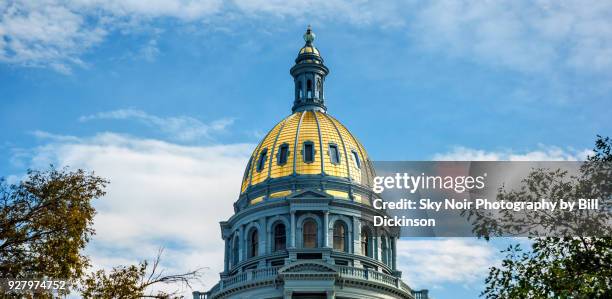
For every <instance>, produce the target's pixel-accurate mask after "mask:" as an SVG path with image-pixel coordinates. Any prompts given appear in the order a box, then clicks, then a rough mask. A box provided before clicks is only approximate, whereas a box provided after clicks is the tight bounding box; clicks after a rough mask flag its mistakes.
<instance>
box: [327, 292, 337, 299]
mask: <svg viewBox="0 0 612 299" xmlns="http://www.w3.org/2000/svg"><path fill="white" fill-rule="evenodd" d="M325 294H326V295H327V299H336V292H335V291H326V292H325Z"/></svg>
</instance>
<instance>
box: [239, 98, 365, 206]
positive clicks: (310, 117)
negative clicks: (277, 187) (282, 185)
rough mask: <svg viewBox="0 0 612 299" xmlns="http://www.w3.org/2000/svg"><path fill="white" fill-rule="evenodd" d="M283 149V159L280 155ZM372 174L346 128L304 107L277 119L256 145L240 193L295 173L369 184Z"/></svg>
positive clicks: (359, 144) (320, 113) (331, 118)
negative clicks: (281, 118)
mask: <svg viewBox="0 0 612 299" xmlns="http://www.w3.org/2000/svg"><path fill="white" fill-rule="evenodd" d="M282 148H285V149H284V150H285V153H287V155H286V158H284V157H283V158H281V157H280V156H281V151H283V149H282ZM311 148H312V149H313V151H311V152H312V153H314V155H313V156H312V158H311V159H308V157H305V155H307V154H306V149H311ZM373 174H374V171H373V169H372V166H371V162H370V160H369V158H368V155H367V153H366V151H365V149H364V148H363V146H362V145H361V143H359V141H358V140H357V139H356V138H355V137H354V136H353V135H352V134H351V133H350V132H349V130H347V129H346V127H344V126H343V125H342V124H341V123H340V122H339V121H338V120H336V119H335V118H333V117H331V116H330V115H329V114H327V113H324V112H321V111H315V110H306V111H300V112H295V113H293V114H291V115H289V116H288V117H286V118H285V119H283V120H282V121H280V122H279V123H278V124H277V125H276V126H274V128H272V130H270V132H269V133H268V134H267V135H266V136H265V137H264V139H263V140H262V141H261V143H259V145H258V146H257V147H256V148H255V151H253V154H252V155H251V158H250V160H249V163H248V164H247V169H246V170H245V174H244V177H243V180H242V188H241V193H244V192H245V191H247V190H248V189H249V187H254V186H257V185H258V184H262V183H264V182H266V181H268V180H273V179H280V178H284V177H293V176H294V175H295V176H298V177H299V176H300V175H311V176H312V175H320V176H332V177H337V178H343V179H346V180H347V181H349V182H352V183H353V184H358V185H362V186H364V187H370V186H372V177H373ZM328 193H329V192H328ZM284 194H285V195H286V194H287V193H284Z"/></svg>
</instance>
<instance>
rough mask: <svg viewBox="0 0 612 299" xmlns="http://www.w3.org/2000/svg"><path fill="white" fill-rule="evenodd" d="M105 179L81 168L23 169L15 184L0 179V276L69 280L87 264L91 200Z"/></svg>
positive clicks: (93, 213) (90, 234) (103, 192)
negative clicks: (86, 254) (19, 178)
mask: <svg viewBox="0 0 612 299" xmlns="http://www.w3.org/2000/svg"><path fill="white" fill-rule="evenodd" d="M107 184H108V181H107V180H105V179H103V178H101V177H98V176H96V175H94V174H93V173H87V172H85V171H83V170H80V169H79V170H76V171H70V170H68V169H67V168H63V169H56V168H54V167H53V166H52V167H51V168H50V169H49V170H46V171H35V170H29V171H28V172H27V176H26V178H25V179H24V180H23V181H21V182H20V183H17V184H7V183H6V181H5V180H4V179H0V277H11V278H27V277H34V278H58V279H59V278H61V279H68V280H69V281H75V280H76V279H78V278H79V277H81V276H82V274H83V273H84V270H85V269H86V268H87V267H88V265H89V260H88V258H87V257H86V256H85V255H83V254H82V253H81V250H82V249H83V248H84V247H85V245H86V244H87V242H88V241H89V239H90V237H91V236H92V235H93V234H94V230H93V228H92V225H93V217H94V215H95V210H94V208H93V207H92V205H91V201H92V200H93V199H96V198H100V197H102V196H103V195H104V194H105V191H104V188H105V187H106V185H107Z"/></svg>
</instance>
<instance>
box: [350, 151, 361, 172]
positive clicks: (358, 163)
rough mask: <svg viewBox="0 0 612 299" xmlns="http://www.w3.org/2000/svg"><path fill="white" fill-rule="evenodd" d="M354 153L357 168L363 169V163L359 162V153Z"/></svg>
mask: <svg viewBox="0 0 612 299" xmlns="http://www.w3.org/2000/svg"><path fill="white" fill-rule="evenodd" d="M351 152H352V153H353V159H354V160H355V166H357V168H361V161H360V160H359V154H358V153H357V151H351Z"/></svg>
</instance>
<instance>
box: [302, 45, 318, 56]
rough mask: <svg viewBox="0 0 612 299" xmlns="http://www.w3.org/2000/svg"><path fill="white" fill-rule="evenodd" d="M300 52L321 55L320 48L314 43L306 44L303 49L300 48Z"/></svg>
mask: <svg viewBox="0 0 612 299" xmlns="http://www.w3.org/2000/svg"><path fill="white" fill-rule="evenodd" d="M299 54H314V55H319V50H318V49H317V48H315V46H313V45H306V46H304V47H302V49H300V53H299Z"/></svg>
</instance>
